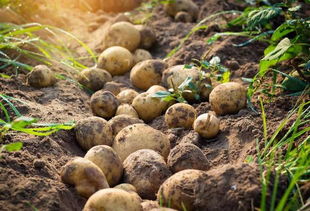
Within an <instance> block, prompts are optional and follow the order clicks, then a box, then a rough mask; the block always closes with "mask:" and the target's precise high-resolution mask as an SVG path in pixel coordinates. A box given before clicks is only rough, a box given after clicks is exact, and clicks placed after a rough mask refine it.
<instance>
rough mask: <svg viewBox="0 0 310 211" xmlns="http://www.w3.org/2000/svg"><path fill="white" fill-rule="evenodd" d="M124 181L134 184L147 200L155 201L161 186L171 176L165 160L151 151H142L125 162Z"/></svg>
mask: <svg viewBox="0 0 310 211" xmlns="http://www.w3.org/2000/svg"><path fill="white" fill-rule="evenodd" d="M123 165H124V181H125V182H127V183H130V184H132V185H133V186H135V188H136V189H137V193H138V194H139V195H140V196H141V197H142V198H145V199H155V198H156V193H157V191H158V189H159V186H160V185H161V184H162V183H163V182H164V181H165V180H166V179H167V178H168V177H169V176H170V175H171V172H170V171H169V169H168V167H167V165H166V163H165V160H164V158H163V157H162V156H161V155H160V154H158V153H157V152H155V151H154V150H150V149H141V150H138V151H136V152H133V153H132V154H130V155H129V156H128V157H127V158H126V159H125V160H124V163H123Z"/></svg>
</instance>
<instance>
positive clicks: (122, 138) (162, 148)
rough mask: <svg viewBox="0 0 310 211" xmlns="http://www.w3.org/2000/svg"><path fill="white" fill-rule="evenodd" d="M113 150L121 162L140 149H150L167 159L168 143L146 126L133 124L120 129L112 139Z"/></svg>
mask: <svg viewBox="0 0 310 211" xmlns="http://www.w3.org/2000/svg"><path fill="white" fill-rule="evenodd" d="M113 149H114V150H115V151H116V152H117V153H118V155H119V156H120V158H121V160H123V161H124V160H125V159H126V158H127V157H128V155H130V154H131V153H133V152H135V151H137V150H140V149H152V150H154V151H157V152H159V153H160V154H161V155H162V156H163V157H164V158H167V156H168V154H169V151H170V142H169V140H168V138H167V136H166V135H165V134H163V133H162V132H161V131H159V130H155V129H154V128H152V127H150V126H148V125H146V124H134V125H129V126H127V127H125V128H124V129H122V130H121V131H120V132H119V133H118V134H117V136H116V137H115V139H114V143H113Z"/></svg>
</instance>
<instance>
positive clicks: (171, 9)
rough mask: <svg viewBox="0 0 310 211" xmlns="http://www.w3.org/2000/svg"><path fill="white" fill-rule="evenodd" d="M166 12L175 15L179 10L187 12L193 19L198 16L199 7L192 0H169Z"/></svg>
mask: <svg viewBox="0 0 310 211" xmlns="http://www.w3.org/2000/svg"><path fill="white" fill-rule="evenodd" d="M164 9H165V11H166V13H167V14H168V15H170V16H173V17H175V16H176V14H177V13H178V12H181V11H183V12H187V13H188V14H189V15H191V17H192V18H193V19H196V18H197V15H198V12H199V8H198V6H197V5H196V4H195V3H194V2H192V1H191V0H174V1H169V2H168V3H167V4H165V7H164Z"/></svg>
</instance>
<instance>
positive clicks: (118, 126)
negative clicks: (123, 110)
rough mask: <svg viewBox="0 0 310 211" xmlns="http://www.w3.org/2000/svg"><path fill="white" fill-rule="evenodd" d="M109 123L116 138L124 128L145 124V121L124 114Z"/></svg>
mask: <svg viewBox="0 0 310 211" xmlns="http://www.w3.org/2000/svg"><path fill="white" fill-rule="evenodd" d="M108 123H109V124H110V126H111V128H112V131H113V132H112V134H113V136H116V135H117V134H118V133H119V131H121V130H122V129H123V128H125V127H127V126H129V125H133V124H138V123H143V121H142V120H141V119H138V118H135V117H131V116H128V115H125V114H122V115H117V116H115V117H113V118H112V119H110V120H109V122H108Z"/></svg>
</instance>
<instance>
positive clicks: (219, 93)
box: [209, 82, 246, 115]
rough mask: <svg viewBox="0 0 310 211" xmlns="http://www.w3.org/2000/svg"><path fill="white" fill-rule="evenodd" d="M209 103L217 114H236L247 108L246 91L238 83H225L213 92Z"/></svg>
mask: <svg viewBox="0 0 310 211" xmlns="http://www.w3.org/2000/svg"><path fill="white" fill-rule="evenodd" d="M209 101H210V104H211V109H212V110H213V111H215V113H216V114H218V115H225V114H234V113H237V112H238V111H239V110H241V109H242V108H244V107H245V106H246V89H245V88H244V87H243V86H242V85H241V84H239V83H236V82H227V83H223V84H220V85H218V86H216V87H215V88H214V89H213V90H212V92H211V93H210V97H209Z"/></svg>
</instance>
